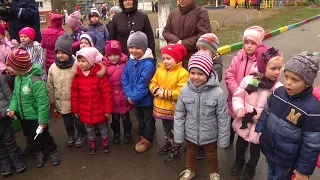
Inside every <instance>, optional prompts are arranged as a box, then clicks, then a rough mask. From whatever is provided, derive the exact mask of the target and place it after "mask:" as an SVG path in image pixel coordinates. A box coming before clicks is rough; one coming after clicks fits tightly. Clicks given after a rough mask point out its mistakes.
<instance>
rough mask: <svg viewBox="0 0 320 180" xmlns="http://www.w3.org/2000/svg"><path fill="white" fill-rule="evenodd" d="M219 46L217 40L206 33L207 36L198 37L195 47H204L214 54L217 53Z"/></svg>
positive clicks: (213, 35)
mask: <svg viewBox="0 0 320 180" xmlns="http://www.w3.org/2000/svg"><path fill="white" fill-rule="evenodd" d="M219 44H220V43H219V39H218V37H217V36H216V35H215V34H213V33H207V34H204V35H202V36H200V38H199V39H198V41H197V44H196V45H197V47H198V46H205V47H206V48H208V49H209V50H210V51H211V52H212V53H213V54H214V53H216V52H217V50H218V47H219Z"/></svg>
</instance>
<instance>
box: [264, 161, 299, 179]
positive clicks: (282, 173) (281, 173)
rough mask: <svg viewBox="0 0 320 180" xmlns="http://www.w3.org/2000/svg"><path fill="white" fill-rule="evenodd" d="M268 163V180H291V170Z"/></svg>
mask: <svg viewBox="0 0 320 180" xmlns="http://www.w3.org/2000/svg"><path fill="white" fill-rule="evenodd" d="M267 163H268V180H291V176H292V174H293V168H285V167H281V166H279V165H276V164H274V163H272V162H267Z"/></svg>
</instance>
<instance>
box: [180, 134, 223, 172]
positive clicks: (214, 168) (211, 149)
mask: <svg viewBox="0 0 320 180" xmlns="http://www.w3.org/2000/svg"><path fill="white" fill-rule="evenodd" d="M186 143H187V154H186V167H187V169H189V170H190V171H192V172H195V171H196V170H197V154H198V149H199V146H198V145H196V144H193V143H192V142H190V141H188V140H187V141H186ZM203 147H204V152H205V154H206V158H207V160H208V169H209V173H218V152H217V143H216V142H215V143H210V144H206V145H203Z"/></svg>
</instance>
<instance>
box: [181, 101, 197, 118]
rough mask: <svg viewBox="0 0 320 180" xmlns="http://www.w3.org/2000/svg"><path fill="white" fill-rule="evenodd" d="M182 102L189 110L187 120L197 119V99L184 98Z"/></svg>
mask: <svg viewBox="0 0 320 180" xmlns="http://www.w3.org/2000/svg"><path fill="white" fill-rule="evenodd" d="M182 102H183V103H184V104H185V106H186V110H187V118H196V117H197V111H195V108H196V105H195V98H193V97H183V98H182Z"/></svg>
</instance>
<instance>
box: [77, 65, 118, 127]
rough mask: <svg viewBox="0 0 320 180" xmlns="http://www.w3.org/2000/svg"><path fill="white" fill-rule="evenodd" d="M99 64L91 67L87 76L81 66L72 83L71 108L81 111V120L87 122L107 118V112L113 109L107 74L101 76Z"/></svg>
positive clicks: (100, 120)
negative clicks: (98, 73)
mask: <svg viewBox="0 0 320 180" xmlns="http://www.w3.org/2000/svg"><path fill="white" fill-rule="evenodd" d="M100 69H101V68H100V66H99V65H97V64H96V65H95V66H93V67H92V68H91V70H90V73H89V74H88V76H85V75H84V74H83V72H82V71H81V70H80V68H78V69H77V73H76V75H75V77H74V78H73V81H72V85H71V109H72V112H73V113H79V115H80V120H81V121H82V122H84V123H86V124H96V123H101V122H104V121H106V120H107V118H106V117H105V113H107V114H111V113H112V111H113V99H112V93H111V87H110V84H109V81H108V79H107V77H106V76H103V77H101V78H99V77H98V76H97V72H98V71H99V70H100Z"/></svg>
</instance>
